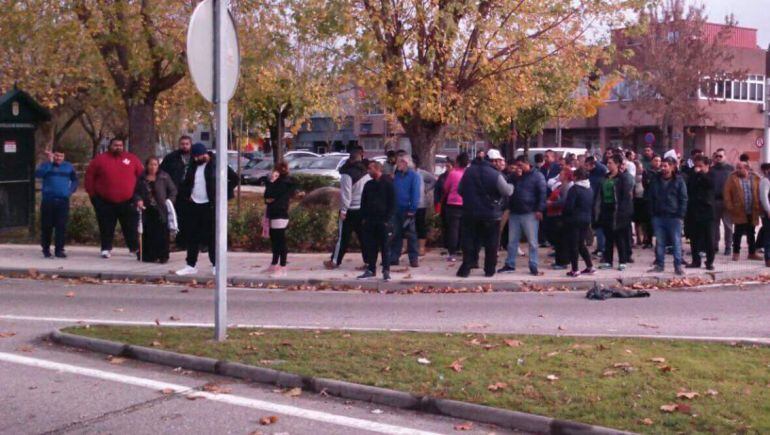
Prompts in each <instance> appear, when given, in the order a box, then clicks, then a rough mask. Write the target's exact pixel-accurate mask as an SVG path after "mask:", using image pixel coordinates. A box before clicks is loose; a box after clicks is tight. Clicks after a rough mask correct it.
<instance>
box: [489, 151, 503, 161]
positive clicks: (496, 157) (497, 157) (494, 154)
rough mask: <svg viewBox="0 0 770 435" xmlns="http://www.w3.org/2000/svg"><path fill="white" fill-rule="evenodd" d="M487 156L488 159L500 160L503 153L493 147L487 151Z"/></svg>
mask: <svg viewBox="0 0 770 435" xmlns="http://www.w3.org/2000/svg"><path fill="white" fill-rule="evenodd" d="M487 158H488V159H489V160H502V159H503V155H502V154H500V151H498V150H496V149H494V148H493V149H491V150H489V151H487Z"/></svg>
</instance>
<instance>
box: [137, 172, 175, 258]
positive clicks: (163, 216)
mask: <svg viewBox="0 0 770 435" xmlns="http://www.w3.org/2000/svg"><path fill="white" fill-rule="evenodd" d="M144 167H145V172H144V174H142V175H141V176H140V177H139V179H138V180H137V181H136V188H135V189H134V203H135V204H136V208H137V209H139V210H140V211H141V213H142V215H141V216H142V228H143V230H144V231H143V232H142V249H141V250H140V251H139V252H138V253H137V259H139V260H141V261H144V262H147V263H156V262H158V263H165V262H167V261H168V256H169V231H168V208H167V207H166V200H167V199H170V200H171V202H172V203H173V202H174V201H175V200H176V193H177V191H176V186H174V182H173V181H172V180H171V177H170V176H169V175H168V174H167V173H165V172H163V171H161V170H160V162H159V161H158V159H157V158H156V157H150V158H148V159H147V161H146V162H145V165H144Z"/></svg>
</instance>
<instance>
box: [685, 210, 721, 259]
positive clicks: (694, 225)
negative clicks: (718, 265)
mask: <svg viewBox="0 0 770 435" xmlns="http://www.w3.org/2000/svg"><path fill="white" fill-rule="evenodd" d="M689 232H690V250H691V251H692V263H693V265H695V266H700V261H701V258H700V253H701V252H705V253H706V266H712V265H713V264H714V251H715V250H716V247H715V246H714V240H715V237H714V222H713V221H706V222H691V223H690V228H689Z"/></svg>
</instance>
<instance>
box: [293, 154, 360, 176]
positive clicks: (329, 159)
mask: <svg viewBox="0 0 770 435" xmlns="http://www.w3.org/2000/svg"><path fill="white" fill-rule="evenodd" d="M349 157H350V155H349V154H347V153H331V154H326V155H324V156H322V157H319V158H317V159H315V160H313V161H312V162H311V163H310V164H309V165H308V166H307V167H306V168H301V169H298V170H296V171H294V172H295V173H297V174H308V175H321V176H326V177H331V178H333V179H334V180H335V181H339V180H340V168H341V167H342V165H344V164H345V162H346V161H347V160H348V158H349Z"/></svg>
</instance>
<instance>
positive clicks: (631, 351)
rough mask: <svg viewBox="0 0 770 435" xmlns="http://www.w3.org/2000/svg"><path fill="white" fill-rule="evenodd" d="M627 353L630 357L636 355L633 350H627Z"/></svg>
mask: <svg viewBox="0 0 770 435" xmlns="http://www.w3.org/2000/svg"><path fill="white" fill-rule="evenodd" d="M626 353H627V354H629V355H630V354H632V353H634V351H633V350H631V349H626Z"/></svg>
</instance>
